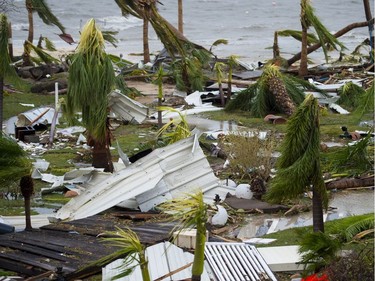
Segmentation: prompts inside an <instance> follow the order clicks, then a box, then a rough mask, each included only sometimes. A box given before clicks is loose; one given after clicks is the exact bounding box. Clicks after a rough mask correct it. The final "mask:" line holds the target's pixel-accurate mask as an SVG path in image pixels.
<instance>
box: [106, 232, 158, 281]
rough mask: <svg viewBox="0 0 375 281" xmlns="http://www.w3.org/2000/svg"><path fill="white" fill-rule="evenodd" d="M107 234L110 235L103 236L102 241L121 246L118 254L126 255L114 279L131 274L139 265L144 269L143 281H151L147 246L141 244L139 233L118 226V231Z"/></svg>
mask: <svg viewBox="0 0 375 281" xmlns="http://www.w3.org/2000/svg"><path fill="white" fill-rule="evenodd" d="M106 235H109V237H106V238H103V240H102V241H104V242H108V243H109V244H110V245H112V246H115V247H119V248H121V249H120V250H119V251H118V252H117V254H118V255H121V256H125V258H124V262H123V264H122V265H121V273H120V274H118V275H116V276H114V277H113V280H117V279H119V278H121V277H124V276H127V275H129V274H130V273H131V272H132V271H133V270H134V268H135V267H136V266H138V265H139V266H140V267H141V270H142V277H143V281H150V280H151V279H150V274H149V272H148V268H147V264H148V261H147V259H146V256H145V247H144V246H143V245H142V244H141V242H140V240H139V237H138V235H137V234H136V233H135V232H134V231H132V230H131V229H130V228H125V229H121V228H119V227H117V231H110V232H106ZM108 258H111V257H108ZM103 264H105V263H103Z"/></svg>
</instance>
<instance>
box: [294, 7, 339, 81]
mask: <svg viewBox="0 0 375 281" xmlns="http://www.w3.org/2000/svg"><path fill="white" fill-rule="evenodd" d="M300 18H301V26H302V36H301V37H302V38H301V41H302V45H301V61H300V68H299V73H298V74H299V76H301V77H303V76H306V75H307V74H308V71H307V45H308V33H307V31H308V29H309V27H311V26H312V27H314V29H315V31H316V33H317V36H318V38H319V42H320V43H321V46H322V49H323V52H324V57H325V59H326V61H328V55H327V53H328V50H329V48H334V49H336V50H338V47H340V48H341V49H343V48H344V45H343V44H342V43H340V42H339V41H338V40H337V38H336V37H335V36H333V35H332V34H331V33H330V32H329V31H328V30H327V28H326V27H325V26H324V25H323V24H322V23H321V22H320V20H319V19H318V18H317V16H316V15H315V12H314V9H313V7H312V6H311V4H310V0H301V15H300Z"/></svg>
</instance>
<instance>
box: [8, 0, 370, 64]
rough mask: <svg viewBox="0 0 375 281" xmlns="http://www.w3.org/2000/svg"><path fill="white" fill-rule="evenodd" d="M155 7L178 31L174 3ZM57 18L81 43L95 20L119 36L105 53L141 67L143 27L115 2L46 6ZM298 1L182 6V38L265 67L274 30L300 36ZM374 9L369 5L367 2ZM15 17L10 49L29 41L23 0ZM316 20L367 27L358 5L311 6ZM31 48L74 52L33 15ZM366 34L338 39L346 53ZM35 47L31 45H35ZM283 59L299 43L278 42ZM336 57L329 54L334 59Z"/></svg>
mask: <svg viewBox="0 0 375 281" xmlns="http://www.w3.org/2000/svg"><path fill="white" fill-rule="evenodd" d="M161 2H162V3H163V5H159V12H160V14H161V15H162V16H163V17H164V18H166V19H167V20H168V21H169V22H170V23H172V24H174V25H175V26H177V0H173V1H172V0H164V1H163V0H162V1H161ZM47 3H48V4H49V6H50V7H51V9H52V10H53V12H54V13H55V15H56V16H57V17H58V18H59V19H60V21H61V22H62V24H63V25H64V26H65V27H66V32H67V33H69V34H71V35H72V36H73V38H74V39H75V40H77V41H78V40H79V31H80V30H81V28H82V27H83V25H84V24H85V23H86V21H87V20H88V19H90V18H94V19H95V20H96V22H97V23H98V24H99V25H100V27H101V29H102V30H113V31H118V32H119V33H118V35H117V36H116V37H117V39H118V40H119V43H118V47H117V48H114V47H112V46H111V45H108V46H107V47H106V50H107V52H109V53H113V54H117V55H119V54H122V55H123V56H124V57H125V58H127V59H129V60H132V61H139V60H140V59H141V58H142V57H141V56H139V55H138V56H134V55H133V54H139V53H141V52H142V49H143V45H142V21H141V20H140V19H137V18H135V17H132V16H130V17H128V18H125V17H123V16H122V15H121V12H120V9H119V8H118V6H117V5H116V3H115V1H110V0H107V1H90V0H68V1H52V0H50V1H47ZM299 3H300V1H299V0H265V1H258V0H231V1H224V0H200V1H197V0H189V1H184V3H183V5H184V7H183V8H184V35H185V36H186V37H187V38H188V39H189V40H191V41H193V42H194V43H197V44H199V45H202V46H204V47H206V48H210V47H211V45H212V43H213V42H215V41H216V40H217V39H226V40H228V44H227V45H219V46H216V47H214V48H213V52H214V53H215V54H216V55H217V56H219V57H227V56H229V55H237V56H239V57H240V59H241V60H242V61H244V62H247V63H253V62H257V61H264V60H267V59H270V58H272V44H273V37H274V32H275V31H276V30H284V29H294V30H300V29H301V27H300V22H299V16H300V4H299ZM370 3H371V5H372V8H373V1H370ZM16 4H17V5H18V6H19V9H18V11H17V12H12V13H11V14H10V15H9V18H10V20H11V22H12V29H13V44H14V47H15V48H19V49H21V48H22V44H23V41H24V40H25V39H26V38H27V28H28V24H27V16H26V9H25V7H24V1H23V0H16ZM312 5H313V7H314V8H315V11H316V14H317V15H318V17H319V19H320V20H321V21H322V22H323V24H324V25H325V26H326V27H327V28H328V30H330V31H331V32H333V33H334V32H336V31H338V30H340V29H342V28H344V27H345V26H347V25H349V24H351V23H354V22H362V21H365V20H366V18H365V13H364V7H363V1H362V0H312ZM34 21H35V27H34V34H35V38H34V40H35V42H36V40H37V39H38V37H39V35H43V36H46V37H48V38H49V39H50V40H52V41H53V42H54V43H55V45H56V47H57V48H63V49H74V48H75V46H76V45H72V46H70V45H68V44H67V43H65V42H64V41H62V40H61V39H60V38H59V37H58V36H57V34H59V33H60V31H59V30H58V28H56V27H53V26H47V25H45V24H44V23H43V22H42V21H41V20H40V19H39V18H38V16H37V15H35V17H34ZM368 34H369V33H368V29H367V27H366V28H358V29H353V30H352V31H350V32H349V33H347V34H346V35H344V36H342V37H340V41H341V42H343V43H344V44H345V46H346V47H347V49H348V50H346V51H345V53H350V52H352V51H353V50H354V48H355V47H356V46H358V45H359V44H360V43H361V42H362V41H363V40H365V39H366V38H367V37H368ZM149 38H150V41H149V43H150V49H151V52H152V53H153V54H157V52H158V51H160V50H161V49H162V48H163V46H162V43H161V42H160V41H159V40H158V38H157V36H156V34H155V33H154V31H153V29H152V28H150V34H149ZM35 42H34V43H35ZM279 45H280V48H281V52H282V56H283V57H285V58H290V57H292V56H293V54H295V53H297V52H299V50H300V43H299V42H297V41H296V40H294V39H292V38H281V37H279ZM337 56H338V54H335V53H333V54H332V58H335V57H337ZM310 58H312V59H313V60H314V61H315V62H317V63H318V62H321V61H322V60H324V55H323V53H322V51H320V50H318V51H316V52H314V53H313V54H312V55H311V56H310Z"/></svg>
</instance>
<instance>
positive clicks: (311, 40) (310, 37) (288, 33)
mask: <svg viewBox="0 0 375 281" xmlns="http://www.w3.org/2000/svg"><path fill="white" fill-rule="evenodd" d="M277 35H278V36H283V37H293V38H294V39H296V40H298V41H302V32H301V31H298V30H291V29H285V30H279V31H277ZM318 42H319V40H318V38H317V37H316V36H315V35H314V34H312V33H308V34H307V45H309V46H310V45H312V44H316V43H318Z"/></svg>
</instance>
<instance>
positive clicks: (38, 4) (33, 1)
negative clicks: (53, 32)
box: [26, 0, 65, 33]
mask: <svg viewBox="0 0 375 281" xmlns="http://www.w3.org/2000/svg"><path fill="white" fill-rule="evenodd" d="M26 6H29V7H32V10H33V12H36V13H37V14H38V16H39V17H40V19H41V20H42V21H43V22H44V23H45V24H47V25H55V26H57V27H58V28H59V29H60V30H61V32H62V33H65V27H64V26H63V25H62V24H61V22H60V21H59V19H58V18H57V17H56V16H55V15H54V14H53V13H52V12H51V9H50V8H49V6H48V4H47V3H46V1H44V0H26Z"/></svg>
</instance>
